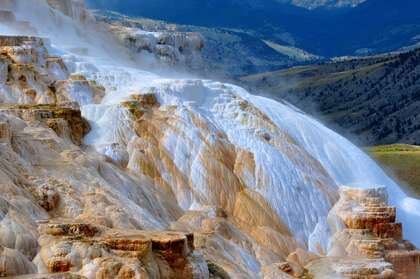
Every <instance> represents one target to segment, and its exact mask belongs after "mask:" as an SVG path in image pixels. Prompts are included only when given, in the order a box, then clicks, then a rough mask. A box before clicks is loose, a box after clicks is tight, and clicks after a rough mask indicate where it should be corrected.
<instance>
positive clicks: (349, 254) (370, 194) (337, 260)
mask: <svg viewBox="0 0 420 279" xmlns="http://www.w3.org/2000/svg"><path fill="white" fill-rule="evenodd" d="M387 199H388V198H387V193H386V190H385V188H372V189H352V188H348V187H343V188H341V189H340V200H339V201H338V203H337V204H336V205H335V206H334V208H333V209H332V210H331V212H330V216H329V221H330V222H331V227H333V230H334V231H336V233H335V234H334V236H333V237H332V240H331V247H330V251H329V254H328V255H329V257H327V258H321V259H319V260H315V261H313V262H311V263H310V264H309V265H308V266H307V268H308V269H309V272H310V273H312V274H313V275H314V277H315V278H384V279H387V278H389V279H391V278H411V279H414V278H418V277H419V276H420V251H418V250H416V248H415V246H414V245H413V244H411V243H410V242H408V241H405V240H403V235H402V225H401V223H396V222H395V220H396V219H395V218H396V210H395V207H391V206H388V204H387Z"/></svg>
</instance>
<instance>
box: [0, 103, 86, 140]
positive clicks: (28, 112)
mask: <svg viewBox="0 0 420 279" xmlns="http://www.w3.org/2000/svg"><path fill="white" fill-rule="evenodd" d="M0 113H3V114H8V115H14V116H17V117H19V118H22V119H23V120H25V121H28V122H39V123H41V124H43V125H44V126H46V127H48V128H50V129H52V130H53V131H54V132H56V134H57V135H58V136H62V137H64V138H66V137H68V138H69V139H71V140H72V141H73V142H74V143H75V144H78V145H80V144H81V142H82V138H83V136H84V135H85V134H87V132H88V131H89V124H88V122H87V121H86V120H84V119H83V118H82V116H81V113H80V110H75V109H71V108H61V107H57V106H55V105H0Z"/></svg>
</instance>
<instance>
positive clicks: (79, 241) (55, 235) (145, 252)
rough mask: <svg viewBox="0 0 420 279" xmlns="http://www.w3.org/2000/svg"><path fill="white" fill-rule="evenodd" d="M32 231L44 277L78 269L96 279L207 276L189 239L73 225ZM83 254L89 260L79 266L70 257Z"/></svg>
mask: <svg viewBox="0 0 420 279" xmlns="http://www.w3.org/2000/svg"><path fill="white" fill-rule="evenodd" d="M38 230H39V233H40V235H41V236H40V241H39V242H40V245H41V251H40V254H39V255H41V261H42V262H43V263H44V265H45V269H46V270H47V271H48V272H49V273H61V272H80V273H82V274H83V270H84V268H87V267H88V266H94V267H95V268H94V270H93V271H92V272H94V274H96V278H137V277H135V275H136V274H137V275H140V274H142V275H145V274H148V276H150V278H206V277H195V276H196V275H197V274H199V273H200V272H202V271H203V270H204V272H205V274H208V269H207V263H206V262H205V261H204V259H203V258H201V256H199V255H198V254H196V253H194V245H193V242H194V236H193V235H192V234H188V233H181V232H175V231H140V230H126V231H123V230H116V229H109V228H106V227H102V226H96V225H92V224H87V223H83V222H78V221H77V220H52V221H41V222H40V225H39V229H38ZM86 253H89V254H90V258H89V260H85V261H83V262H80V261H79V260H78V259H77V258H76V257H74V256H73V255H86ZM153 266H154V267H153ZM162 272H163V274H161V273H162ZM197 272H198V273H197ZM155 273H158V274H155ZM65 274H66V276H70V275H67V274H68V273H65ZM156 276H157V277H156ZM159 276H162V277H159ZM47 278H48V277H47ZM69 278H72V277H69Z"/></svg>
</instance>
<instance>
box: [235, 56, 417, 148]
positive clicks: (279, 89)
mask: <svg viewBox="0 0 420 279" xmlns="http://www.w3.org/2000/svg"><path fill="white" fill-rule="evenodd" d="M419 63H420V49H415V50H412V51H409V52H405V53H399V54H387V55H379V56H372V57H366V58H358V59H356V58H355V59H348V60H344V61H338V62H332V63H326V64H319V65H311V66H303V67H294V68H291V69H287V70H282V71H277V72H270V73H264V74H259V75H253V76H248V77H244V78H242V81H243V82H245V83H247V84H249V85H251V86H255V87H257V88H258V89H260V90H262V91H265V92H267V94H269V95H270V96H272V97H274V98H284V99H286V100H288V101H290V102H291V103H293V104H295V105H296V106H298V107H300V108H302V109H303V110H305V111H307V112H309V113H312V114H317V115H318V114H320V115H321V118H322V119H323V120H324V121H325V122H326V123H327V124H328V125H330V126H334V127H335V128H338V129H339V130H341V132H346V133H348V135H349V134H351V135H356V136H358V139H359V140H360V141H361V142H362V143H363V144H368V145H373V144H387V143H396V142H401V143H411V144H419V143H420V117H419V112H420V64H419Z"/></svg>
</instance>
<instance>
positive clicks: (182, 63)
mask: <svg viewBox="0 0 420 279" xmlns="http://www.w3.org/2000/svg"><path fill="white" fill-rule="evenodd" d="M109 29H110V31H111V32H112V33H113V34H114V35H115V36H116V38H117V39H118V40H119V41H120V42H121V43H122V44H123V45H124V46H125V47H127V48H128V49H129V50H130V53H131V55H132V56H134V57H136V56H140V57H141V56H145V55H151V56H152V57H154V58H155V59H156V60H158V61H160V62H162V63H163V64H166V65H168V66H178V67H186V68H188V69H197V68H198V67H199V66H201V65H202V58H201V50H202V48H203V46H204V42H203V38H202V37H201V36H200V34H199V33H194V32H173V31H172V32H171V31H169V30H161V31H158V32H148V31H142V30H139V29H137V28H133V27H129V26H124V25H122V24H118V23H113V24H111V25H110V26H109ZM143 60H145V59H143Z"/></svg>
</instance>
